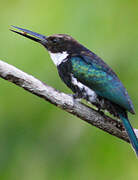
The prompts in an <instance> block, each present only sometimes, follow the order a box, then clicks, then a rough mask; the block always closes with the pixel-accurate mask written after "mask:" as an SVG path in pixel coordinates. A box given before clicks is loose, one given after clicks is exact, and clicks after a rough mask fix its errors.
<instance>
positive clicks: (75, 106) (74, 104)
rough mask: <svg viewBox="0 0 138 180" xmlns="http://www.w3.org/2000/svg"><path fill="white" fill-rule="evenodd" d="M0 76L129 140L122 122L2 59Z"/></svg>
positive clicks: (112, 133) (94, 124) (90, 122)
mask: <svg viewBox="0 0 138 180" xmlns="http://www.w3.org/2000/svg"><path fill="white" fill-rule="evenodd" d="M0 77H1V78H3V79H5V80H8V81H10V82H12V83H14V84H16V85H18V86H20V87H22V88H24V89H25V90H26V91H29V92H30V93H32V94H35V95H37V96H39V97H41V98H43V99H44V100H46V101H49V102H50V103H52V104H54V105H56V106H58V107H59V108H61V109H63V110H65V111H67V112H69V113H71V114H73V115H75V116H77V117H79V118H80V119H82V120H84V121H86V122H88V123H89V124H91V125H93V126H96V127H97V128H100V129H102V130H103V131H106V132H107V133H110V134H111V135H114V136H116V137H118V138H120V139H123V140H124V141H126V142H129V139H128V136H127V134H126V132H125V130H124V127H123V125H122V123H121V122H119V121H117V120H114V119H112V118H110V117H109V116H106V115H104V114H101V113H99V112H97V111H96V110H94V109H92V108H91V107H88V106H87V105H85V104H83V103H80V102H78V101H75V100H74V99H73V98H72V97H71V96H70V95H67V94H65V93H62V92H59V91H57V90H56V89H54V88H52V87H50V86H48V85H46V84H44V83H43V82H41V81H40V80H38V79H36V78H35V77H33V76H31V75H29V74H27V73H25V72H23V71H21V70H19V69H17V68H16V67H14V66H12V65H9V64H7V63H5V62H3V61H1V60H0ZM136 131H137V130H136Z"/></svg>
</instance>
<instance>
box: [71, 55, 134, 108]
mask: <svg viewBox="0 0 138 180" xmlns="http://www.w3.org/2000/svg"><path fill="white" fill-rule="evenodd" d="M70 60H71V64H72V73H73V75H74V77H76V78H77V80H78V81H80V82H81V83H83V84H84V85H85V86H87V87H89V88H91V89H92V90H94V91H95V92H96V93H97V94H98V95H99V96H101V97H104V98H106V99H108V100H110V101H112V102H114V103H116V104H118V105H120V106H121V107H123V108H124V109H127V110H128V111H132V109H133V105H132V102H131V100H130V98H129V96H128V94H127V91H126V89H125V88H124V86H123V84H122V83H121V81H120V80H119V79H118V77H117V76H116V74H115V73H114V72H113V71H112V69H111V68H110V67H109V66H108V65H106V64H105V63H104V62H103V61H102V60H101V59H98V60H97V59H92V58H91V57H89V56H88V57H87V56H83V57H79V56H76V57H72V58H71V59H70Z"/></svg>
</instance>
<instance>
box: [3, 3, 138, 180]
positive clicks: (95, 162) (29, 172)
mask: <svg viewBox="0 0 138 180" xmlns="http://www.w3.org/2000/svg"><path fill="white" fill-rule="evenodd" d="M0 24H1V25H0V59H2V60H4V61H6V62H8V63H10V64H13V65H15V66H16V67H18V68H20V69H22V70H23V71H25V72H27V73H30V74H32V75H34V76H35V77H37V78H38V79H40V80H42V81H43V82H45V83H47V84H48V85H51V86H53V87H55V88H57V89H59V90H60V91H64V92H67V93H71V91H70V90H68V88H66V87H65V85H64V84H63V83H62V82H61V80H60V79H59V77H58V74H57V71H56V67H55V66H54V65H53V63H52V61H51V59H50V57H49V55H48V53H47V52H46V50H45V49H44V48H42V47H41V46H40V45H38V44H37V43H34V42H32V41H30V40H28V39H26V38H24V37H21V36H18V35H17V34H14V33H12V32H10V31H9V30H8V29H9V28H10V25H15V26H19V27H22V28H26V29H30V30H33V31H36V32H39V33H41V34H45V35H51V34H53V33H67V34H70V35H72V36H73V37H74V38H76V39H77V40H78V41H80V42H81V43H82V44H84V45H86V46H87V47H88V48H90V49H91V50H92V51H94V52H95V53H96V54H98V55H99V56H100V57H102V58H103V59H104V60H105V61H106V62H107V63H108V64H109V65H110V66H111V67H112V68H113V69H114V70H115V71H116V72H117V73H118V75H119V77H120V79H121V80H122V81H123V83H124V85H125V87H126V88H127V90H128V92H129V94H130V96H131V98H132V101H133V103H134V106H135V110H136V115H135V116H132V115H130V116H129V117H130V119H131V120H132V121H131V122H132V125H133V126H134V127H136V128H138V115H137V114H138V1H136V0H133V1H132V0H125V1H124V0H113V1H110V0H104V1H102V0H86V1H83V0H76V1H74V0H70V1H64V0H59V1H52V0H40V1H33V0H30V1H28V0H12V1H11V0H5V1H2V0H1V2H0ZM0 86H1V88H0V89H1V90H0V94H1V96H0V99H1V103H0V180H19V179H20V180H84V179H87V180H91V179H94V180H95V179H96V180H97V179H99V180H100V179H102V180H107V179H112V180H124V179H125V180H130V179H131V180H137V179H138V160H137V159H136V156H135V154H134V152H133V150H132V149H131V147H130V145H129V144H127V143H125V142H124V141H121V140H119V139H118V138H115V137H113V136H111V135H108V134H107V133H104V132H103V131H101V130H99V129H97V128H95V127H92V126H91V125H89V124H87V123H85V122H83V121H81V120H80V119H78V118H76V117H74V116H72V115H70V114H68V113H66V112H64V111H62V110H60V109H58V108H57V107H54V106H53V105H51V104H49V103H48V102H45V101H44V100H42V99H40V98H38V97H36V96H34V95H32V94H30V93H28V92H26V91H24V90H23V89H21V88H19V87H17V86H15V85H14V84H11V83H9V82H6V81H5V80H3V79H0Z"/></svg>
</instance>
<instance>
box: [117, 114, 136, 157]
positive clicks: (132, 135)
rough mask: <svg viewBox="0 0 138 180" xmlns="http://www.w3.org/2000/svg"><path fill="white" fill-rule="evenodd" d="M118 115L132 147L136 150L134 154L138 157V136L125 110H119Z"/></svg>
mask: <svg viewBox="0 0 138 180" xmlns="http://www.w3.org/2000/svg"><path fill="white" fill-rule="evenodd" d="M119 117H120V119H121V120H122V122H123V125H124V127H125V129H126V131H127V134H128V136H129V139H130V142H131V144H132V147H133V148H134V151H135V152H136V155H137V157H138V138H137V136H136V134H135V132H134V130H133V128H132V126H131V124H130V122H129V120H128V117H127V114H126V113H125V112H120V113H119Z"/></svg>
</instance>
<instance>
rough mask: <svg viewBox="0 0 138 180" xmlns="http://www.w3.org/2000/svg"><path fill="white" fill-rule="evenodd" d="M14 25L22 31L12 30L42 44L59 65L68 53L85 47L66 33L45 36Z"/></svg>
mask: <svg viewBox="0 0 138 180" xmlns="http://www.w3.org/2000/svg"><path fill="white" fill-rule="evenodd" d="M12 27H13V28H16V29H18V30H20V31H15V30H13V29H11V31H13V32H15V33H17V34H20V35H22V36H24V37H26V38H29V39H31V40H33V41H36V42H38V43H40V44H42V45H43V46H44V47H45V48H46V49H47V50H48V52H49V54H50V55H51V58H52V60H53V61H54V63H55V64H56V65H59V64H60V63H61V62H62V61H63V59H65V58H66V57H67V56H68V55H70V54H73V53H76V52H79V51H80V50H81V49H82V48H83V46H82V45H81V44H80V43H78V42H77V41H76V40H75V39H73V38H72V37H71V36H69V35H66V34H54V35H51V36H44V35H41V34H38V33H35V32H33V31H30V30H27V29H23V28H19V27H16V26H12Z"/></svg>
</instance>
